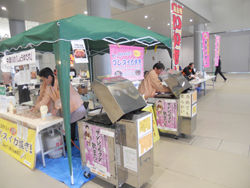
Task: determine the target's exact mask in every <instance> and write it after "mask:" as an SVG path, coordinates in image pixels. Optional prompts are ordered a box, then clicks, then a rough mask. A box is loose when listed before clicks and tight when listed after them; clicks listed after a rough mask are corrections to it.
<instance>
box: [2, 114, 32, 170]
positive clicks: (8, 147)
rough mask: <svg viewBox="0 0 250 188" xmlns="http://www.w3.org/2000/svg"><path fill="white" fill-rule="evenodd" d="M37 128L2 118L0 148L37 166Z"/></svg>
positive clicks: (29, 165)
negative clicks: (30, 127)
mask: <svg viewBox="0 0 250 188" xmlns="http://www.w3.org/2000/svg"><path fill="white" fill-rule="evenodd" d="M35 140H36V130H33V129H29V128H27V127H24V126H22V125H19V124H16V123H13V122H11V121H8V120H5V119H2V118H0V149H1V150H3V151H4V152H6V153H8V154H9V155H10V156H12V157H13V158H15V159H16V160H18V161H19V162H21V163H22V164H24V165H26V166H27V167H29V168H30V169H34V168H35V164H36V160H35V159H36V153H35Z"/></svg>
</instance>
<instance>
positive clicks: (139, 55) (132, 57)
mask: <svg viewBox="0 0 250 188" xmlns="http://www.w3.org/2000/svg"><path fill="white" fill-rule="evenodd" d="M109 51H110V61H111V71H112V76H122V77H124V78H126V79H128V80H131V81H136V80H142V79H143V76H144V75H143V73H144V48H143V47H135V46H125V45H114V44H111V45H109Z"/></svg>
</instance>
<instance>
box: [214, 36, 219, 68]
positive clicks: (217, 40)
mask: <svg viewBox="0 0 250 188" xmlns="http://www.w3.org/2000/svg"><path fill="white" fill-rule="evenodd" d="M219 57H220V36H219V35H215V53H214V65H215V66H216V67H218V65H219Z"/></svg>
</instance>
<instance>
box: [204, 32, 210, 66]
mask: <svg viewBox="0 0 250 188" xmlns="http://www.w3.org/2000/svg"><path fill="white" fill-rule="evenodd" d="M202 51H203V53H202V57H203V65H204V67H205V68H208V67H209V66H210V62H209V32H203V33H202Z"/></svg>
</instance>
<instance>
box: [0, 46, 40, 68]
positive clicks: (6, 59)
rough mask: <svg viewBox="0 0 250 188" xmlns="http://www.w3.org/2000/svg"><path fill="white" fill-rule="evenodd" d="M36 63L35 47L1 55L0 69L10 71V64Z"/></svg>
mask: <svg viewBox="0 0 250 188" xmlns="http://www.w3.org/2000/svg"><path fill="white" fill-rule="evenodd" d="M35 63H36V52H35V49H31V50H26V51H22V52H19V53H14V54H11V55H6V56H3V59H2V63H1V70H2V71H3V72H10V70H11V67H12V66H20V65H27V64H35Z"/></svg>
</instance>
